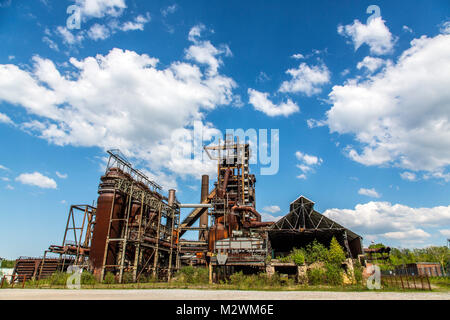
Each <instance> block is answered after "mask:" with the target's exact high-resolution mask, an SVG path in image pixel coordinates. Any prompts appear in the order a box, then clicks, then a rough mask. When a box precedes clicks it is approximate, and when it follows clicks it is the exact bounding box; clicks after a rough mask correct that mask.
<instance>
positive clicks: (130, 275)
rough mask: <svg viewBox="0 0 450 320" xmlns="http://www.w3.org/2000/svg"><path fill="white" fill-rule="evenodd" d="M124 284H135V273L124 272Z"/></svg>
mask: <svg viewBox="0 0 450 320" xmlns="http://www.w3.org/2000/svg"><path fill="white" fill-rule="evenodd" d="M122 282H123V283H133V282H134V281H133V272H124V273H123V278H122Z"/></svg>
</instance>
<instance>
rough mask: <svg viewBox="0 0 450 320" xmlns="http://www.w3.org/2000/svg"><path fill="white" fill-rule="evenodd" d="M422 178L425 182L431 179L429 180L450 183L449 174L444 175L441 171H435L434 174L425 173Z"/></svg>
mask: <svg viewBox="0 0 450 320" xmlns="http://www.w3.org/2000/svg"><path fill="white" fill-rule="evenodd" d="M423 178H424V179H425V180H428V179H431V178H433V179H442V180H444V181H445V182H449V181H450V172H447V173H444V172H443V171H442V170H437V171H434V172H428V173H425V174H424V175H423Z"/></svg>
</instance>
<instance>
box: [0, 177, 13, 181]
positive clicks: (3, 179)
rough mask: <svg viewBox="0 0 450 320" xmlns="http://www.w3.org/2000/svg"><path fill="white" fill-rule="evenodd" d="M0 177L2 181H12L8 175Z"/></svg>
mask: <svg viewBox="0 0 450 320" xmlns="http://www.w3.org/2000/svg"><path fill="white" fill-rule="evenodd" d="M0 179H1V180H2V181H6V182H8V181H11V180H10V179H9V178H8V177H1V178H0Z"/></svg>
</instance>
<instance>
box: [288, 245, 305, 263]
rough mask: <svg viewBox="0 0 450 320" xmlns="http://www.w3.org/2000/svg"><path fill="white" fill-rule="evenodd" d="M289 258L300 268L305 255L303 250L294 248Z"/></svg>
mask: <svg viewBox="0 0 450 320" xmlns="http://www.w3.org/2000/svg"><path fill="white" fill-rule="evenodd" d="M291 257H292V261H293V262H294V263H295V264H296V265H298V266H301V265H303V264H305V254H304V253H303V250H301V249H296V248H294V250H292V253H291Z"/></svg>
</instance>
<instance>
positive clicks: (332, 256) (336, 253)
mask: <svg viewBox="0 0 450 320" xmlns="http://www.w3.org/2000/svg"><path fill="white" fill-rule="evenodd" d="M344 260H345V252H344V250H343V249H342V247H341V245H340V244H339V242H338V241H337V240H336V238H335V237H333V238H332V239H331V242H330V250H328V257H327V261H328V262H329V263H330V264H333V265H336V266H340V265H341V264H342V262H344Z"/></svg>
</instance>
